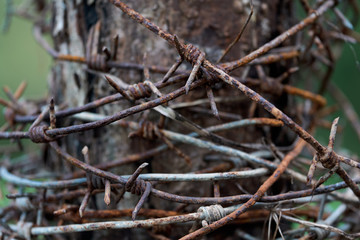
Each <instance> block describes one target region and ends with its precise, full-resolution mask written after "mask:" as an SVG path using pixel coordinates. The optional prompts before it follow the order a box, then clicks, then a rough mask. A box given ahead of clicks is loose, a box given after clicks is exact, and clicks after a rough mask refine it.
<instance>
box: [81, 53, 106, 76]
mask: <svg viewBox="0 0 360 240" xmlns="http://www.w3.org/2000/svg"><path fill="white" fill-rule="evenodd" d="M108 61H109V58H108V56H106V55H104V54H95V55H87V56H86V63H87V65H88V67H89V68H90V69H94V70H98V71H102V72H108V71H109V70H110V67H109V66H108Z"/></svg>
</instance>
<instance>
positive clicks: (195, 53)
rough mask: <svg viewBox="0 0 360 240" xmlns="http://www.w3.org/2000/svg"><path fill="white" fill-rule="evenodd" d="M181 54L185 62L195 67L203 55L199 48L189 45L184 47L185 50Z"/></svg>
mask: <svg viewBox="0 0 360 240" xmlns="http://www.w3.org/2000/svg"><path fill="white" fill-rule="evenodd" d="M181 53H182V57H184V58H185V59H186V61H188V62H190V63H191V64H192V65H195V64H196V62H197V60H198V58H199V57H200V56H203V55H204V53H203V52H202V51H201V50H200V49H199V48H197V47H195V46H194V45H192V44H190V43H189V44H186V45H185V48H184V49H183V51H182V52H181Z"/></svg>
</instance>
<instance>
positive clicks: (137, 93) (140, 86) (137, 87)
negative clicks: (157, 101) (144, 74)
mask: <svg viewBox="0 0 360 240" xmlns="http://www.w3.org/2000/svg"><path fill="white" fill-rule="evenodd" d="M151 93H152V91H151V89H150V87H149V86H147V85H146V84H145V83H137V84H133V85H130V86H129V87H128V89H126V90H125V91H124V92H123V93H122V95H123V96H124V97H125V98H126V99H128V100H131V101H134V100H138V99H141V98H147V97H150V96H151Z"/></svg>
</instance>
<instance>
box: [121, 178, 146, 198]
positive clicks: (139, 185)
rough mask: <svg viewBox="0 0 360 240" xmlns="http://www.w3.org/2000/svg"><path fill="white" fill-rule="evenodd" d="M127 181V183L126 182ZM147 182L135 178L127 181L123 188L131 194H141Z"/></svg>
mask: <svg viewBox="0 0 360 240" xmlns="http://www.w3.org/2000/svg"><path fill="white" fill-rule="evenodd" d="M128 183H129V184H128ZM146 185H147V182H145V181H144V180H142V179H136V180H135V181H133V182H127V183H126V184H125V190H126V191H127V192H131V193H132V194H136V195H141V194H142V193H143V192H144V191H145V189H146Z"/></svg>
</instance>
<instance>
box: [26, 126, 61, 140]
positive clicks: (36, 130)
mask: <svg viewBox="0 0 360 240" xmlns="http://www.w3.org/2000/svg"><path fill="white" fill-rule="evenodd" d="M46 130H48V127H47V126H45V125H42V126H36V127H33V128H30V129H29V138H30V140H31V141H32V142H34V143H48V142H52V141H55V140H56V139H58V137H51V136H49V135H48V134H46Z"/></svg>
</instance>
